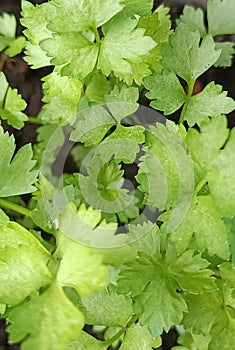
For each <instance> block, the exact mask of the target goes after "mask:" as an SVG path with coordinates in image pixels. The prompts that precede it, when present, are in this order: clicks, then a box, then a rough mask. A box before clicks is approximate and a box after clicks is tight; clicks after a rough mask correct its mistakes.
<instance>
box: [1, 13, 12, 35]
mask: <svg viewBox="0 0 235 350" xmlns="http://www.w3.org/2000/svg"><path fill="white" fill-rule="evenodd" d="M15 34H16V18H15V16H13V15H12V14H9V13H2V14H1V16H0V35H1V36H4V37H8V38H13V39H14V38H15Z"/></svg>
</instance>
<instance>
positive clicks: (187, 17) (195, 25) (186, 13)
mask: <svg viewBox="0 0 235 350" xmlns="http://www.w3.org/2000/svg"><path fill="white" fill-rule="evenodd" d="M176 22H177V24H178V25H179V23H185V24H186V25H187V26H188V27H189V28H190V30H191V31H192V32H194V31H196V30H198V31H199V33H200V36H201V38H203V37H204V36H206V29H205V23H204V13H203V10H202V9H201V8H197V9H195V8H193V7H191V6H188V5H186V6H184V10H183V14H182V15H181V16H180V18H179V19H178V20H177V21H176Z"/></svg>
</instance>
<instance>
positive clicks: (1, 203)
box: [0, 198, 31, 216]
mask: <svg viewBox="0 0 235 350" xmlns="http://www.w3.org/2000/svg"><path fill="white" fill-rule="evenodd" d="M0 207H1V208H5V209H11V210H13V211H15V212H16V213H19V214H22V215H25V216H30V213H31V210H29V209H27V208H25V207H23V206H22V205H19V204H16V203H13V202H11V201H9V200H7V199H3V198H0Z"/></svg>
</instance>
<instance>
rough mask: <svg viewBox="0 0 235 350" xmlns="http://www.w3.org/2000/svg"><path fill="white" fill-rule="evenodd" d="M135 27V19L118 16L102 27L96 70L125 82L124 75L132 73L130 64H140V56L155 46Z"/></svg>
mask: <svg viewBox="0 0 235 350" xmlns="http://www.w3.org/2000/svg"><path fill="white" fill-rule="evenodd" d="M136 26H137V20H136V19H130V18H126V17H125V16H123V15H120V16H119V15H118V16H115V17H114V19H112V20H111V21H110V22H109V23H107V24H106V25H105V26H104V27H103V32H104V34H105V36H104V38H102V39H101V46H100V55H99V59H98V64H97V68H98V69H101V70H102V72H103V73H104V74H105V75H106V76H108V75H109V74H110V73H111V72H113V73H114V75H115V76H116V77H119V78H120V79H124V80H125V77H124V76H125V75H126V74H133V73H134V72H133V68H132V65H131V63H137V62H138V63H139V62H142V61H143V60H142V56H144V55H146V54H147V53H148V52H149V51H150V50H151V49H153V48H154V47H155V46H156V43H155V41H153V39H152V38H151V37H149V36H144V33H145V30H144V29H142V28H136ZM123 42H125V43H126V44H125V45H123Z"/></svg>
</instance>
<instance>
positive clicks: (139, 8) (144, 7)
mask: <svg viewBox="0 0 235 350" xmlns="http://www.w3.org/2000/svg"><path fill="white" fill-rule="evenodd" d="M120 3H121V5H124V6H125V7H124V9H123V11H124V12H125V13H127V14H128V15H129V16H133V15H139V16H150V15H151V10H152V8H153V0H146V1H144V2H143V1H142V0H121V1H120Z"/></svg>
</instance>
